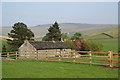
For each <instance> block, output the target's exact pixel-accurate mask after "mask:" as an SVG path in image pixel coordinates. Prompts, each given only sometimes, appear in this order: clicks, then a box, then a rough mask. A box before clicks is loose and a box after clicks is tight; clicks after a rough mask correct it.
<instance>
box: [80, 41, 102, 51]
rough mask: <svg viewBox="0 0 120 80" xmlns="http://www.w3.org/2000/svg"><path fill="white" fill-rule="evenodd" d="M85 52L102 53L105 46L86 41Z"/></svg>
mask: <svg viewBox="0 0 120 80" xmlns="http://www.w3.org/2000/svg"><path fill="white" fill-rule="evenodd" d="M82 47H83V49H85V51H101V50H102V48H103V46H102V44H100V43H95V42H93V41H91V40H89V41H88V40H86V41H85V42H84V45H83V46H82Z"/></svg>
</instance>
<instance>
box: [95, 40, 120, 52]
mask: <svg viewBox="0 0 120 80" xmlns="http://www.w3.org/2000/svg"><path fill="white" fill-rule="evenodd" d="M93 41H94V42H97V43H100V44H102V45H103V50H102V51H113V52H118V39H98V40H93Z"/></svg>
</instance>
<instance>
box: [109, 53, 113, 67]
mask: <svg viewBox="0 0 120 80" xmlns="http://www.w3.org/2000/svg"><path fill="white" fill-rule="evenodd" d="M108 56H109V66H110V67H113V63H112V58H113V54H112V51H109V55H108Z"/></svg>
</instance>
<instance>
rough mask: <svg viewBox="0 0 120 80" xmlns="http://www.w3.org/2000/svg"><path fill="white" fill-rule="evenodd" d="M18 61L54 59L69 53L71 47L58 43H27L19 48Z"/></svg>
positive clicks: (26, 41)
mask: <svg viewBox="0 0 120 80" xmlns="http://www.w3.org/2000/svg"><path fill="white" fill-rule="evenodd" d="M18 51H19V59H35V58H38V59H43V58H45V57H50V56H52V57H54V56H57V55H58V54H60V53H61V54H62V53H65V52H70V51H71V47H70V46H69V45H68V44H66V43H64V42H58V41H56V42H55V41H28V40H25V41H24V43H23V44H22V45H21V46H20V47H19V50H18Z"/></svg>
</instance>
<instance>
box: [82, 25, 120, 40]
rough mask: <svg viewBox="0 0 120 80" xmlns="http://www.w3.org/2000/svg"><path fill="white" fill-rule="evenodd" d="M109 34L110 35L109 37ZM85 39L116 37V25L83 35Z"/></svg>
mask: <svg viewBox="0 0 120 80" xmlns="http://www.w3.org/2000/svg"><path fill="white" fill-rule="evenodd" d="M110 36H111V37H110ZM84 37H85V38H86V39H102V38H103V39H104V38H118V27H113V28H108V29H107V30H102V31H100V32H94V33H90V34H86V35H84Z"/></svg>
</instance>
